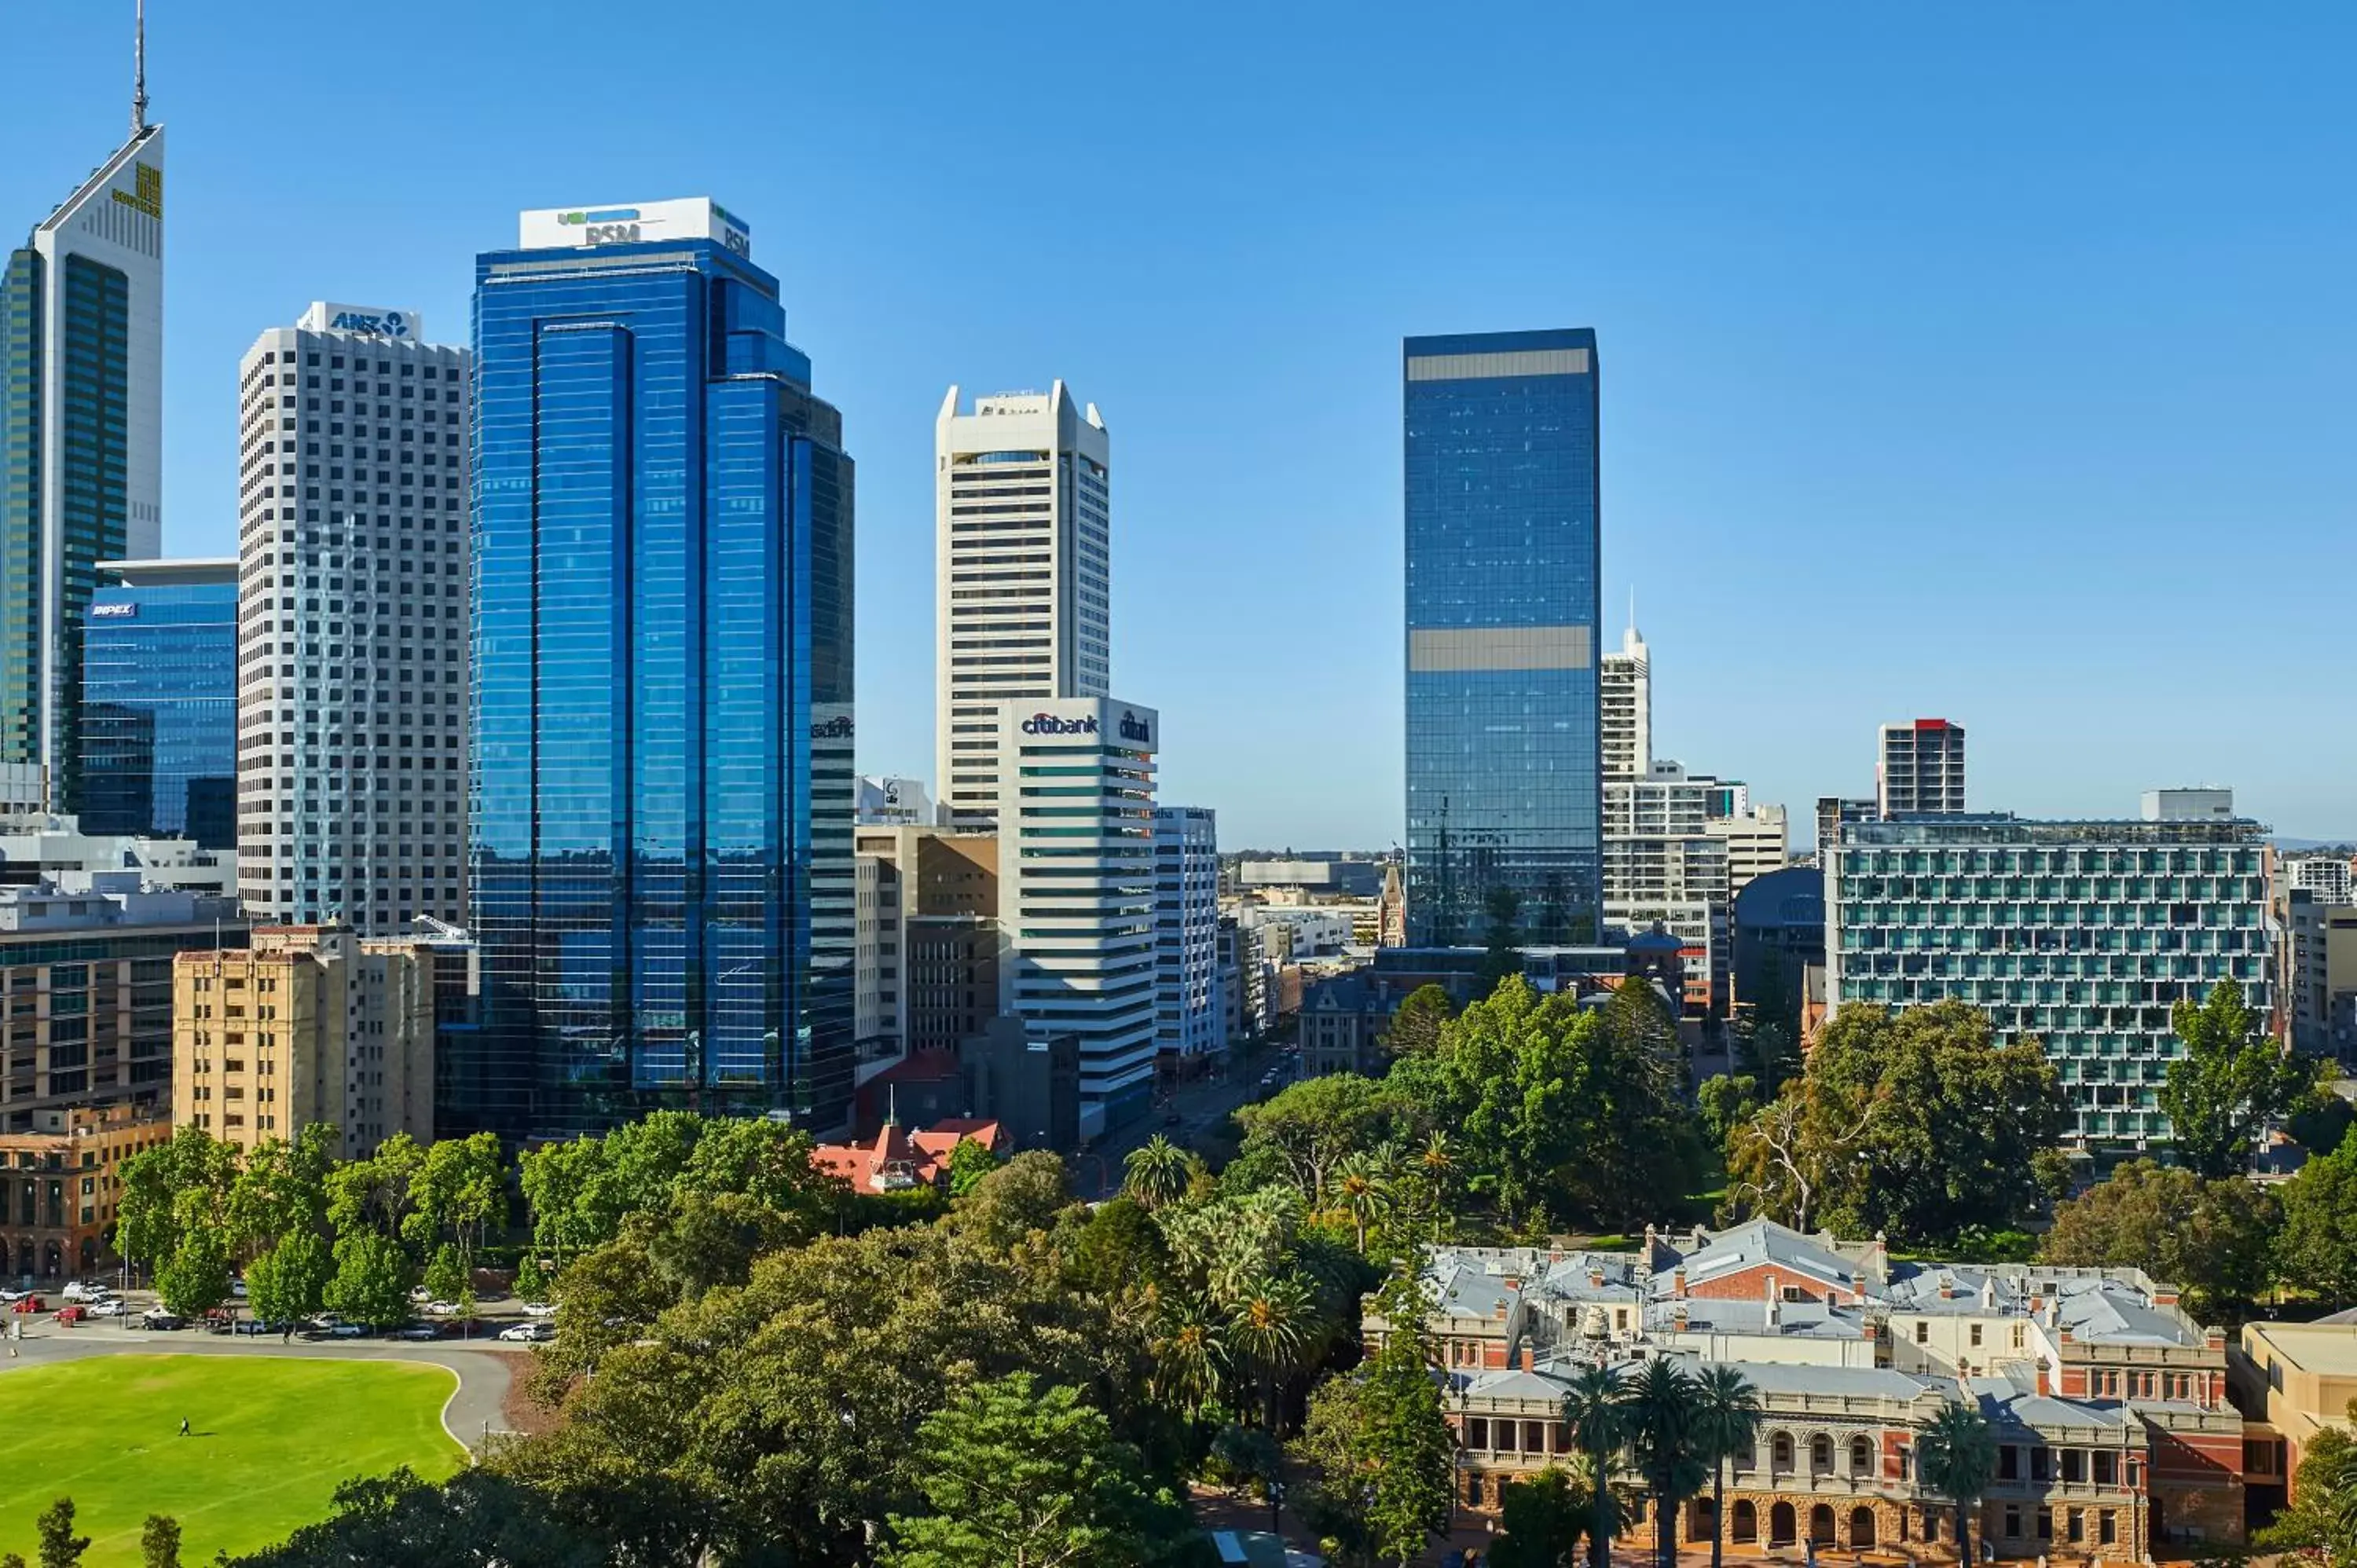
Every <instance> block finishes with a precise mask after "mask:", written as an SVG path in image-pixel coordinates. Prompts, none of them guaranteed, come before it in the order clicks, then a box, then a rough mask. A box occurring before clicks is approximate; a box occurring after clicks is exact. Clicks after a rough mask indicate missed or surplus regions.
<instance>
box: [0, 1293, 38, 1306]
mask: <svg viewBox="0 0 2357 1568" xmlns="http://www.w3.org/2000/svg"><path fill="white" fill-rule="evenodd" d="M30 1294H33V1293H32V1292H31V1291H28V1290H0V1306H14V1305H16V1304H17V1303H18V1302H20V1301H22V1300H24V1299H25V1298H26V1297H27V1296H28V1295H30Z"/></svg>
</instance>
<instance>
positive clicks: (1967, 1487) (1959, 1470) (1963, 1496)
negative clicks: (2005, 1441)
mask: <svg viewBox="0 0 2357 1568" xmlns="http://www.w3.org/2000/svg"><path fill="white" fill-rule="evenodd" d="M1996 1464H1997V1459H1996V1433H1995V1432H1993V1431H1992V1430H1991V1429H1990V1427H1989V1421H1988V1417H1987V1416H1986V1415H1983V1414H1982V1413H1981V1411H1980V1407H1979V1406H1978V1405H1969V1404H1953V1403H1952V1404H1944V1405H1942V1406H1941V1407H1940V1413H1939V1414H1937V1415H1935V1416H1933V1417H1932V1421H1931V1424H1929V1425H1928V1426H1926V1427H1925V1428H1924V1429H1923V1434H1922V1435H1921V1437H1919V1438H1918V1439H1917V1440H1916V1443H1915V1470H1916V1474H1917V1475H1918V1476H1919V1477H1921V1479H1922V1482H1923V1485H1924V1486H1925V1487H1928V1488H1930V1489H1931V1490H1932V1492H1933V1493H1935V1494H1936V1495H1938V1496H1940V1497H1943V1498H1947V1499H1948V1501H1949V1503H1950V1504H1951V1505H1952V1506H1953V1508H1954V1509H1955V1510H1956V1549H1957V1557H1956V1560H1957V1561H1958V1562H1960V1563H1969V1562H1972V1561H1973V1537H1972V1517H1973V1515H1974V1513H1975V1511H1977V1509H1978V1508H1979V1504H1980V1500H1981V1498H1982V1497H1983V1496H1984V1495H1985V1494H1986V1492H1987V1491H1988V1488H1989V1483H1990V1482H1991V1481H1994V1480H1996Z"/></svg>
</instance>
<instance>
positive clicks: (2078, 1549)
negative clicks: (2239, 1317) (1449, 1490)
mask: <svg viewBox="0 0 2357 1568" xmlns="http://www.w3.org/2000/svg"><path fill="white" fill-rule="evenodd" d="M1424 1283H1425V1286H1426V1294H1427V1296H1428V1298H1429V1299H1430V1301H1431V1303H1432V1314H1431V1316H1430V1317H1429V1319H1428V1320H1427V1328H1428V1330H1429V1332H1430V1333H1431V1334H1432V1335H1433V1337H1434V1338H1435V1340H1436V1343H1437V1355H1438V1359H1439V1360H1440V1362H1441V1367H1442V1369H1443V1371H1444V1372H1445V1374H1446V1376H1447V1378H1448V1391H1447V1400H1448V1406H1449V1419H1450V1423H1451V1424H1452V1426H1454V1428H1455V1429H1456V1432H1457V1434H1458V1444H1459V1449H1458V1468H1459V1472H1460V1474H1459V1479H1458V1487H1459V1499H1460V1501H1461V1502H1462V1504H1463V1505H1464V1506H1465V1507H1467V1508H1469V1509H1476V1510H1481V1511H1494V1510H1495V1509H1497V1507H1498V1503H1499V1488H1500V1487H1501V1486H1502V1485H1503V1484H1504V1483H1505V1482H1506V1481H1509V1480H1512V1479H1513V1478H1514V1477H1518V1476H1522V1475H1526V1474H1529V1473H1531V1472H1533V1471H1535V1470H1538V1469H1542V1468H1544V1467H1545V1466H1547V1465H1549V1464H1554V1463H1558V1462H1562V1461H1564V1460H1565V1459H1566V1458H1567V1457H1568V1456H1569V1455H1570V1454H1571V1452H1572V1433H1571V1431H1570V1429H1569V1427H1568V1426H1567V1425H1566V1424H1565V1423H1564V1421H1563V1419H1562V1406H1563V1399H1564V1395H1565V1393H1566V1391H1567V1390H1568V1388H1569V1386H1570V1382H1571V1380H1572V1379H1573V1378H1574V1377H1576V1376H1577V1374H1578V1372H1579V1371H1580V1370H1581V1369H1582V1368H1584V1367H1587V1366H1592V1365H1596V1364H1598V1363H1602V1364H1605V1365H1609V1366H1613V1367H1616V1368H1619V1369H1622V1370H1623V1371H1624V1372H1625V1371H1632V1370H1633V1369H1635V1368H1637V1367H1638V1366H1640V1365H1641V1363H1642V1361H1643V1360H1644V1359H1646V1358H1648V1357H1652V1356H1680V1357H1684V1358H1688V1359H1691V1360H1692V1361H1693V1362H1694V1363H1695V1365H1696V1366H1697V1367H1699V1366H1700V1365H1703V1364H1705V1363H1723V1364H1727V1365H1731V1366H1734V1367H1735V1368H1737V1369H1738V1370H1739V1371H1741V1372H1742V1374H1743V1376H1744V1377H1745V1379H1746V1380H1749V1382H1750V1383H1751V1385H1752V1386H1753V1387H1754V1388H1755V1389H1756V1390H1758V1391H1759V1395H1760V1404H1761V1407H1762V1415H1761V1419H1760V1428H1759V1434H1758V1437H1757V1439H1756V1441H1755V1442H1754V1444H1753V1445H1752V1447H1751V1450H1750V1452H1749V1453H1747V1454H1738V1455H1736V1456H1735V1457H1734V1458H1733V1460H1732V1461H1730V1463H1729V1465H1728V1467H1727V1486H1726V1507H1727V1530H1726V1539H1727V1542H1728V1544H1729V1545H1730V1546H1731V1547H1733V1548H1735V1549H1737V1550H1738V1551H1740V1550H1757V1549H1763V1548H1773V1547H1787V1546H1797V1545H1799V1544H1801V1543H1803V1542H1813V1543H1814V1544H1815V1545H1817V1546H1819V1547H1837V1548H1841V1549H1844V1550H1862V1549H1867V1548H1873V1549H1878V1550H1884V1551H1889V1550H1893V1549H1896V1550H1900V1551H1904V1552H1910V1553H1911V1554H1916V1555H1922V1554H1925V1553H1929V1554H1932V1555H1938V1554H1939V1553H1941V1552H1943V1551H1946V1552H1953V1550H1954V1541H1953V1509H1952V1508H1951V1506H1950V1504H1949V1503H1948V1502H1947V1500H1946V1499H1945V1498H1943V1497H1942V1496H1940V1495H1939V1494H1938V1493H1937V1492H1935V1491H1933V1490H1932V1489H1931V1488H1929V1487H1924V1486H1923V1485H1922V1484H1921V1480H1920V1478H1919V1477H1918V1476H1917V1473H1916V1469H1915V1462H1914V1445H1915V1441H1916V1438H1917V1435H1918V1434H1920V1433H1921V1431H1922V1430H1923V1428H1924V1427H1925V1426H1926V1425H1928V1424H1929V1423H1930V1422H1931V1421H1932V1418H1933V1417H1934V1416H1936V1415H1937V1414H1938V1412H1939V1411H1940V1410H1941V1408H1942V1407H1943V1405H1944V1404H1946V1403H1948V1402H1965V1401H1970V1402H1974V1403H1976V1404H1977V1405H1978V1406H1979V1407H1980V1409H1981V1410H1982V1411H1983V1412H1984V1413H1985V1414H1986V1415H1987V1417H1988V1419H1989V1422H1990V1423H1991V1425H1992V1427H1993V1428H1994V1429H1995V1433H1996V1440H1997V1444H1998V1466H1997V1476H1996V1481H1995V1482H1994V1483H1993V1484H1992V1486H1991V1487H1990V1488H1989V1493H1988V1496H1987V1497H1986V1498H1985V1499H1983V1502H1982V1505H1981V1509H1980V1517H1979V1519H1978V1520H1977V1521H1976V1522H1975V1530H1977V1531H1979V1532H1980V1534H1981V1535H1982V1538H1983V1539H1984V1540H1985V1541H1987V1542H1988V1543H1989V1544H1990V1546H1992V1547H1993V1548H1994V1549H1995V1550H1996V1552H1998V1554H2000V1555H2004V1556H2016V1557H2039V1556H2058V1557H2090V1558H2104V1559H2116V1560H2119V1561H2123V1562H2141V1561H2143V1560H2144V1559H2145V1557H2146V1556H2147V1555H2155V1556H2167V1555H2169V1554H2170V1549H2172V1548H2182V1547H2186V1546H2189V1545H2191V1544H2193V1543H2197V1542H2212V1543H2216V1542H2233V1541H2240V1540H2241V1539H2242V1535H2243V1478H2242V1459H2243V1423H2242V1417H2241V1416H2240V1415H2239V1414H2238V1413H2236V1412H2235V1410H2234V1408H2233V1406H2232V1405H2231V1404H2230V1403H2228V1402H2227V1399H2226V1378H2225V1372H2226V1354H2225V1338H2224V1335H2223V1334H2222V1332H2221V1331H2219V1330H2217V1329H2209V1328H2204V1327H2202V1326H2199V1325H2197V1324H2195V1323H2194V1322H2193V1321H2192V1319H2191V1318H2190V1317H2189V1316H2187V1315H2186V1314H2185V1312H2184V1311H2183V1309H2182V1308H2181V1307H2180V1306H2179V1305H2178V1299H2177V1293H2176V1291H2175V1290H2174V1288H2173V1287H2171V1286H2169V1285H2166V1284H2161V1283H2156V1282H2154V1281H2152V1280H2150V1279H2148V1278H2147V1277H2146V1276H2145V1275H2144V1274H2143V1273H2141V1272H2139V1271H2136V1270H2133V1269H2066V1268H2050V1267H2044V1266H2040V1265H2036V1264H1997V1265H1977V1264H1942V1263H1896V1262H1892V1261H1891V1259H1890V1258H1889V1254H1888V1252H1887V1251H1886V1250H1885V1249H1884V1247H1883V1246H1882V1245H1881V1243H1880V1242H1879V1241H1874V1242H1867V1243H1863V1244H1858V1243H1843V1242H1839V1241H1836V1240H1834V1239H1833V1238H1831V1237H1829V1236H1824V1235H1819V1236H1816V1237H1809V1236H1804V1235H1802V1234H1800V1233H1798V1232H1796V1231H1792V1230H1787V1229H1785V1228H1783V1227H1781V1226H1778V1225H1772V1224H1769V1223H1766V1222H1764V1221H1755V1222H1752V1223H1750V1224H1747V1225H1743V1226H1738V1227H1737V1228H1735V1229H1733V1230H1726V1231H1721V1232H1718V1233H1717V1234H1712V1233H1710V1232H1706V1231H1703V1230H1695V1231H1694V1232H1692V1233H1691V1234H1690V1235H1679V1236H1668V1235H1663V1234H1662V1233H1659V1232H1655V1231H1652V1230H1648V1232H1647V1234H1646V1238H1645V1241H1644V1244H1643V1246H1642V1247H1641V1248H1640V1249H1639V1251H1636V1252H1635V1253H1605V1252H1577V1251H1546V1250H1537V1249H1527V1248H1519V1249H1518V1248H1454V1249H1444V1250H1441V1251H1437V1252H1436V1253H1434V1254H1433V1255H1432V1256H1431V1257H1430V1258H1429V1259H1428V1260H1427V1262H1426V1271H1425V1276H1424ZM1365 1327H1366V1331H1367V1335H1368V1337H1369V1338H1370V1339H1371V1340H1372V1341H1379V1340H1380V1339H1381V1337H1382V1335H1383V1330H1384V1325H1383V1320H1382V1319H1381V1317H1380V1316H1375V1315H1374V1314H1373V1313H1372V1310H1370V1312H1369V1314H1368V1316H1367V1320H1366V1324H1365ZM1623 1479H1624V1483H1625V1484H1626V1485H1627V1486H1628V1487H1630V1488H1631V1495H1630V1498H1629V1502H1628V1509H1627V1512H1628V1513H1629V1515H1630V1516H1631V1522H1630V1523H1629V1524H1628V1525H1627V1526H1626V1528H1629V1529H1632V1530H1634V1529H1639V1528H1650V1527H1649V1526H1643V1525H1642V1524H1641V1516H1642V1511H1643V1507H1644V1499H1643V1498H1641V1496H1640V1495H1639V1491H1640V1488H1639V1485H1638V1481H1637V1477H1635V1476H1634V1475H1631V1476H1628V1477H1624V1478H1623ZM1710 1509H1711V1500H1710V1498H1708V1497H1707V1496H1704V1497H1701V1498H1695V1499H1693V1500H1691V1501H1689V1502H1687V1503H1685V1504H1684V1506H1683V1507H1682V1509H1681V1510H1680V1514H1681V1517H1680V1519H1679V1521H1678V1534H1679V1537H1680V1539H1681V1540H1686V1541H1707V1540H1708V1538H1709V1535H1710V1525H1711V1520H1710Z"/></svg>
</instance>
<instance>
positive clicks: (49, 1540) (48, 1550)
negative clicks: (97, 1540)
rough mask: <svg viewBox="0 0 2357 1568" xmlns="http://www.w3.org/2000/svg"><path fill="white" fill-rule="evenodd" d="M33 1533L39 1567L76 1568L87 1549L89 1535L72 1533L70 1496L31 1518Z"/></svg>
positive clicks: (72, 1509)
mask: <svg viewBox="0 0 2357 1568" xmlns="http://www.w3.org/2000/svg"><path fill="white" fill-rule="evenodd" d="M33 1535H34V1539H35V1540H36V1541H38V1542H39V1555H40V1560H41V1568H75V1564H77V1563H80V1562H81V1554H82V1553H83V1552H87V1551H89V1550H90V1537H89V1536H87V1535H76V1534H75V1533H74V1502H73V1499H72V1498H59V1499H58V1500H57V1501H55V1502H53V1503H51V1504H50V1505H49V1506H48V1508H46V1509H42V1510H41V1517H40V1518H38V1519H37V1520H34V1521H33Z"/></svg>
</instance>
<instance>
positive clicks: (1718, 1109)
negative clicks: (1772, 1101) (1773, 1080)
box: [1695, 1072, 1760, 1149]
mask: <svg viewBox="0 0 2357 1568" xmlns="http://www.w3.org/2000/svg"><path fill="white" fill-rule="evenodd" d="M1695 1109H1696V1110H1697V1111H1698V1112H1700V1114H1701V1116H1702V1130H1703V1134H1704V1136H1706V1137H1707V1138H1708V1139H1709V1140H1710V1141H1711V1144H1713V1146H1715V1147H1717V1148H1720V1149H1724V1148H1725V1147H1726V1146H1727V1135H1728V1134H1729V1133H1733V1132H1734V1131H1735V1130H1736V1129H1737V1128H1738V1127H1740V1126H1742V1125H1743V1124H1744V1123H1745V1122H1749V1121H1750V1120H1751V1118H1752V1117H1754V1116H1756V1115H1758V1114H1759V1113H1760V1080H1759V1079H1755V1078H1753V1077H1752V1076H1751V1075H1750V1074H1749V1073H1739V1074H1734V1075H1729V1074H1727V1073H1723V1072H1722V1073H1718V1074H1716V1075H1714V1076H1712V1077H1710V1078H1706V1079H1703V1080H1702V1084H1701V1086H1700V1087H1699V1088H1697V1089H1696V1090H1695Z"/></svg>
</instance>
